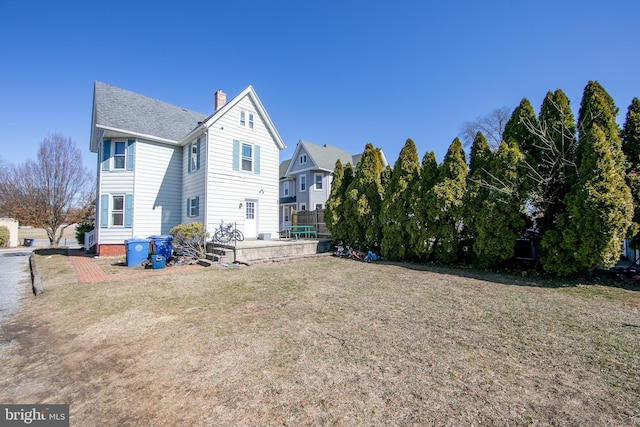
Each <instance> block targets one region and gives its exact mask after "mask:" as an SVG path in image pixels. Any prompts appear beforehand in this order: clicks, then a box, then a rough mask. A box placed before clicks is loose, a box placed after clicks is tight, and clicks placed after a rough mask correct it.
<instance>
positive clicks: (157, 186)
mask: <svg viewBox="0 0 640 427" xmlns="http://www.w3.org/2000/svg"><path fill="white" fill-rule="evenodd" d="M181 187H182V148H181V147H174V146H170V145H167V144H159V143H154V142H146V141H137V142H136V158H135V191H134V205H133V206H134V207H133V235H134V236H136V237H149V236H151V235H158V234H169V230H171V229H172V228H173V227H175V226H176V225H178V224H180V220H181V218H182V216H181V212H182V209H181V208H182V203H181V199H182V197H181V190H182V188H181Z"/></svg>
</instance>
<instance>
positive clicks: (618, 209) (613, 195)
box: [545, 124, 633, 274]
mask: <svg viewBox="0 0 640 427" xmlns="http://www.w3.org/2000/svg"><path fill="white" fill-rule="evenodd" d="M611 146H612V144H611V142H610V141H609V140H607V136H606V134H605V132H602V131H601V130H600V126H598V125H597V124H594V125H593V126H592V127H591V128H590V130H589V133H588V134H581V136H580V153H581V156H580V159H579V162H580V163H579V168H578V172H579V180H578V182H577V183H576V184H575V185H574V186H573V187H572V189H571V192H570V193H569V195H568V196H567V214H566V217H567V219H568V222H567V224H566V227H565V229H564V230H563V234H562V241H561V243H560V246H561V248H562V249H564V250H565V251H566V253H569V254H571V255H572V258H573V260H572V261H573V262H570V263H568V265H562V266H558V265H553V264H551V265H549V264H547V265H545V269H547V270H548V271H552V272H555V273H559V274H567V273H572V272H576V271H580V270H582V269H586V268H591V267H595V266H597V265H602V266H604V267H605V268H609V267H612V266H613V265H615V263H616V262H617V261H618V259H619V258H620V250H621V249H620V248H621V246H622V241H623V240H624V238H625V236H626V234H627V230H628V228H629V227H630V225H631V221H632V218H633V201H632V198H631V191H630V190H629V187H628V186H627V185H626V183H625V181H624V177H623V176H622V175H621V174H620V172H619V170H618V168H619V165H618V164H617V163H616V153H615V150H612V148H611ZM563 258H566V256H563ZM549 267H552V268H549Z"/></svg>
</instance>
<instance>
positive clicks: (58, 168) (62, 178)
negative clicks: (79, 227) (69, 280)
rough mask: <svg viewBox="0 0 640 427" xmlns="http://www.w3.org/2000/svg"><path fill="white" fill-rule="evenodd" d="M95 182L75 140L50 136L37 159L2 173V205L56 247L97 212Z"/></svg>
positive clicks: (0, 181) (0, 197) (5, 210)
mask: <svg viewBox="0 0 640 427" xmlns="http://www.w3.org/2000/svg"><path fill="white" fill-rule="evenodd" d="M92 192H93V179H92V178H91V174H90V173H89V172H88V171H87V170H86V169H84V168H83V166H82V153H81V151H80V150H79V149H78V148H77V147H76V145H75V143H74V142H73V140H71V138H66V137H65V136H64V135H62V134H58V133H54V134H53V135H51V134H50V135H49V136H48V137H47V138H45V139H44V140H43V141H42V142H41V143H40V148H39V150H38V155H37V158H36V160H35V161H34V160H27V161H26V162H24V163H22V164H20V165H9V166H8V167H6V168H3V169H2V171H0V206H1V209H2V212H3V213H4V214H5V215H8V216H11V217H13V218H15V219H17V220H18V221H19V222H20V223H22V224H25V225H31V226H33V227H36V228H42V229H44V230H45V231H46V232H47V236H48V238H49V242H50V245H51V246H53V247H56V246H58V245H59V243H60V239H61V237H62V234H63V232H64V230H65V229H66V228H67V227H68V226H69V225H72V224H75V223H77V222H82V221H86V220H87V219H88V218H89V217H91V212H92V209H93V206H94V205H93V197H92V196H91V193H92Z"/></svg>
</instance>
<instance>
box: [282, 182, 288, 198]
mask: <svg viewBox="0 0 640 427" xmlns="http://www.w3.org/2000/svg"><path fill="white" fill-rule="evenodd" d="M282 192H283V195H284V197H289V181H285V182H284V189H283V190H282Z"/></svg>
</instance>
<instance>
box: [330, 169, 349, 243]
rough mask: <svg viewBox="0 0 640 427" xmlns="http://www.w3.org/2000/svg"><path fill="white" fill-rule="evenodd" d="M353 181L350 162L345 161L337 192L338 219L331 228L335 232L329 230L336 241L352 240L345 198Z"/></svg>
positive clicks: (345, 241)
mask: <svg viewBox="0 0 640 427" xmlns="http://www.w3.org/2000/svg"><path fill="white" fill-rule="evenodd" d="M352 182H353V167H352V166H351V162H349V163H347V165H346V166H345V168H344V173H343V176H342V183H341V185H340V190H339V192H338V194H340V197H341V200H340V202H341V203H340V205H339V206H337V214H338V215H339V216H340V221H338V222H337V223H336V224H334V226H333V228H334V229H335V230H336V231H335V232H336V234H335V235H334V234H333V230H331V237H332V238H333V240H334V241H336V242H343V243H347V244H350V243H351V242H352V238H353V236H352V233H351V232H350V231H351V226H352V224H351V222H352V221H353V218H352V217H350V216H349V215H347V213H346V205H345V202H346V198H347V191H348V189H349V186H350V185H351V183H352Z"/></svg>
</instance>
